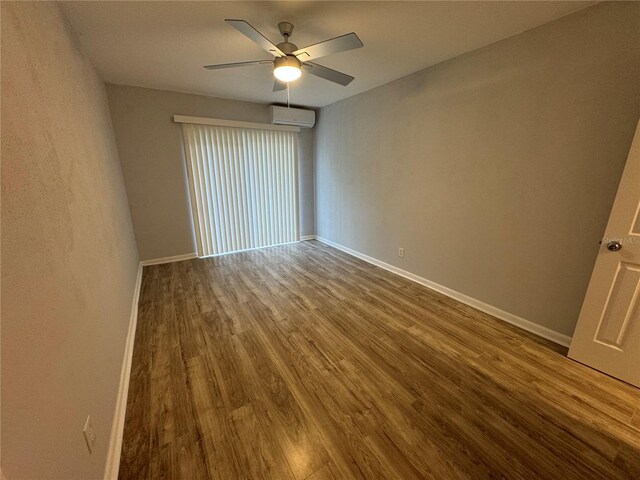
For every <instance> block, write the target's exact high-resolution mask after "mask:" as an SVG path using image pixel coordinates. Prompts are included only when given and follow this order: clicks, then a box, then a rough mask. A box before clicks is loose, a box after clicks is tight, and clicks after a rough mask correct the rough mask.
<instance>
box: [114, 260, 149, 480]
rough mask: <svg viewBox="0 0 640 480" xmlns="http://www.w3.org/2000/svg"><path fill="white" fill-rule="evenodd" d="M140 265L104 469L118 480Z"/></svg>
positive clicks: (136, 310)
mask: <svg viewBox="0 0 640 480" xmlns="http://www.w3.org/2000/svg"><path fill="white" fill-rule="evenodd" d="M143 263H144V262H140V263H139V265H138V276H137V277H136V284H135V287H134V289H133V301H132V303H131V317H130V318H129V331H128V332H127V341H126V343H125V347H124V359H123V361H122V369H121V370H120V385H119V387H118V398H117V400H116V411H115V414H114V415H113V423H112V425H111V436H110V438H109V452H108V453H107V463H106V465H105V470H104V479H105V480H117V479H118V470H119V468H120V454H121V451H122V435H123V433H124V420H125V416H126V413H127V396H128V394H129V378H130V376H131V361H132V359H133V344H134V340H135V338H136V325H137V323H138V300H139V299H140V285H141V283H142V266H143Z"/></svg>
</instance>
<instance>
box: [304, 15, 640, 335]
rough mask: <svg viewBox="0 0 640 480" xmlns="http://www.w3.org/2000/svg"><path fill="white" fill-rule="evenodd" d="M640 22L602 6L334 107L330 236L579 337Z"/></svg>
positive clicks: (632, 117)
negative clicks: (400, 254) (576, 329)
mask: <svg viewBox="0 0 640 480" xmlns="http://www.w3.org/2000/svg"><path fill="white" fill-rule="evenodd" d="M639 24H640V4H638V3H617V2H610V3H604V4H599V5H596V6H594V7H591V8H589V9H586V10H582V11H580V12H578V13H575V14H573V15H570V16H568V17H564V18H562V19H560V20H557V21H555V22H553V23H550V24H547V25H543V26H541V27H538V28H536V29H534V30H530V31H527V32H524V33H522V34H520V35H517V36H514V37H511V38H509V39H507V40H504V41H501V42H499V43H495V44H493V45H490V46H488V47H485V48H482V49H479V50H476V51H474V52H472V53H469V54H466V55H464V56H461V57H458V58H455V59H452V60H450V61H447V62H445V63H441V64H439V65H436V66H434V67H431V68H429V69H427V70H423V71H421V72H418V73H415V74H413V75H410V76H408V77H404V78H402V79H399V80H397V81H394V82H392V83H390V84H387V85H384V86H382V87H379V88H376V89H374V90H371V91H369V92H365V93H363V94H360V95H358V96H355V97H352V98H349V99H346V100H343V101H340V102H338V103H335V104H333V105H330V106H328V107H325V108H322V109H321V111H320V113H319V122H318V125H317V127H316V139H315V145H316V147H315V152H316V153H315V162H316V232H317V234H318V235H320V236H322V237H325V238H327V239H329V240H333V241H335V242H337V243H340V244H342V245H345V246H347V247H350V248H352V249H354V250H357V251H360V252H362V253H365V254H367V255H370V256H372V257H375V258H377V259H380V260H382V261H385V262H388V263H391V264H393V265H396V266H398V267H400V268H403V269H405V270H408V271H410V272H413V273H415V274H417V275H420V276H422V277H425V278H427V279H429V280H432V281H435V282H437V283H439V284H441V285H444V286H446V287H449V288H452V289H454V290H456V291H459V292H462V293H464V294H466V295H469V296H471V297H475V298H477V299H479V300H481V301H483V302H486V303H489V304H491V305H494V306H496V307H498V308H501V309H503V310H506V311H508V312H510V313H513V314H516V315H519V316H521V317H524V318H525V319H528V320H530V321H533V322H536V323H538V324H540V325H543V326H546V327H548V328H550V329H552V330H555V331H557V332H560V333H563V334H567V335H571V334H572V333H573V328H574V325H575V322H576V320H577V317H578V313H579V309H580V306H581V303H582V299H583V297H584V293H585V291H586V287H587V284H588V281H589V276H590V274H591V270H592V268H593V265H594V261H595V257H596V252H597V248H598V240H599V239H600V237H601V235H602V234H603V232H604V228H605V225H606V222H607V218H608V215H609V212H610V209H611V205H612V203H613V198H614V196H615V192H616V188H617V185H618V181H619V178H620V175H621V173H622V169H623V166H624V162H625V159H626V156H627V153H628V150H629V146H630V144H631V139H632V136H633V132H634V129H635V126H636V123H637V120H638V115H639V113H640V82H639V81H638V79H639V78H640V29H639V28H638V25H639ZM398 247H404V248H405V249H406V254H405V257H404V258H403V259H401V258H398V256H397V252H398Z"/></svg>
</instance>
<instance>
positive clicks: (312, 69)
mask: <svg viewBox="0 0 640 480" xmlns="http://www.w3.org/2000/svg"><path fill="white" fill-rule="evenodd" d="M302 70H303V71H305V72H307V73H310V74H311V75H315V76H316V77H320V78H324V79H325V80H329V81H330V82H333V83H337V84H339V85H342V86H343V87H346V86H347V85H349V84H350V83H351V82H352V81H353V77H352V76H351V75H347V74H346V73H342V72H338V71H337V70H332V69H331V68H327V67H323V66H322V65H318V64H317V63H313V62H305V63H303V64H302Z"/></svg>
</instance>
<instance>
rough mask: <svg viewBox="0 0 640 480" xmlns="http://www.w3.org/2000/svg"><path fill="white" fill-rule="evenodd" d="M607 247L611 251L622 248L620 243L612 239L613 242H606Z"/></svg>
mask: <svg viewBox="0 0 640 480" xmlns="http://www.w3.org/2000/svg"><path fill="white" fill-rule="evenodd" d="M607 248H608V249H609V250H611V251H612V252H617V251H618V250H620V249H621V248H622V244H621V243H620V242H617V241H615V240H614V241H613V242H609V243H607Z"/></svg>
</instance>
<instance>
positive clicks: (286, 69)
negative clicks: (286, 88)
mask: <svg viewBox="0 0 640 480" xmlns="http://www.w3.org/2000/svg"><path fill="white" fill-rule="evenodd" d="M300 75H302V71H301V70H300V60H298V59H297V58H296V57H294V56H293V55H287V56H285V57H279V58H276V59H275V65H274V68H273V76H274V77H276V78H277V79H278V80H280V81H281V82H285V83H289V82H293V81H294V80H297V79H298V78H300Z"/></svg>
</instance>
